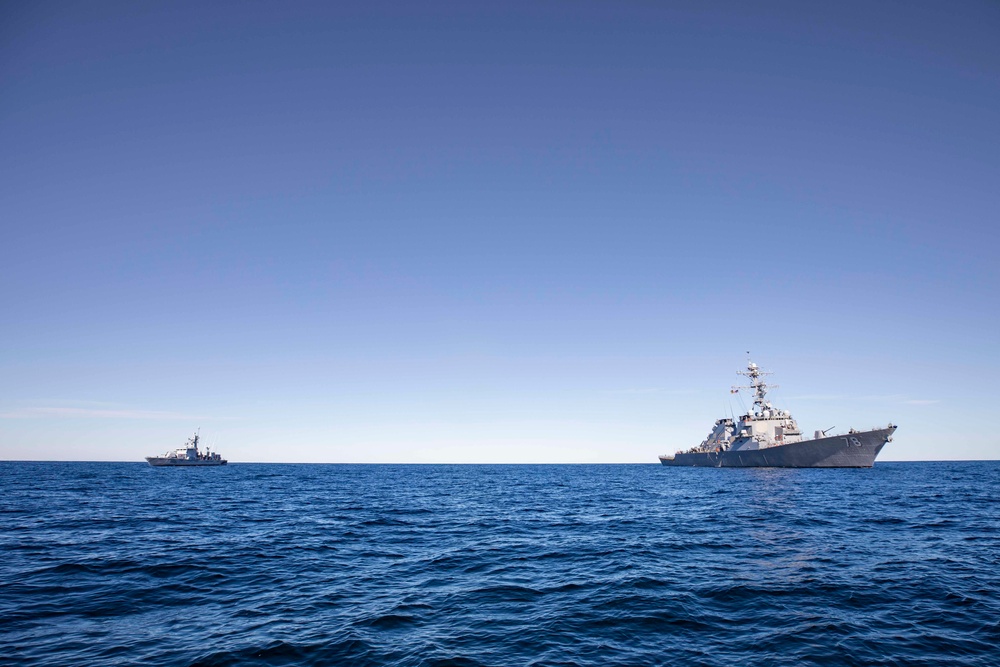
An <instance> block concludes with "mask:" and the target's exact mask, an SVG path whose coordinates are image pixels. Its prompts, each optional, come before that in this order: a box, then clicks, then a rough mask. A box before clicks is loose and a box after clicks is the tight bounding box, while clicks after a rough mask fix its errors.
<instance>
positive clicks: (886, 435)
mask: <svg viewBox="0 0 1000 667" xmlns="http://www.w3.org/2000/svg"><path fill="white" fill-rule="evenodd" d="M737 372H738V373H739V374H740V375H744V376H746V377H747V378H749V380H750V384H749V385H744V386H734V387H733V388H732V392H733V393H737V392H739V391H741V390H744V389H749V390H752V391H753V396H754V400H753V409H752V410H748V411H747V412H746V414H744V415H742V416H740V417H739V419H735V418H732V417H725V418H722V419H718V420H716V422H715V425H714V426H713V427H712V431H711V432H710V433H709V434H708V437H707V438H705V439H704V440H703V441H702V442H701V444H699V445H697V446H695V447H692V448H691V449H689V450H687V451H682V452H677V453H676V454H674V455H673V456H661V457H660V462H661V463H662V464H663V465H665V466H711V467H789V468H814V467H847V468H870V467H871V466H872V465H873V464H874V462H875V457H876V456H878V453H879V452H880V451H881V450H882V447H884V446H885V444H886V443H887V442H890V441H891V440H892V434H893V432H894V431H895V430H896V427H895V426H894V425H893V424H891V423H890V424H889V425H888V426H885V427H873V428H872V429H870V430H868V431H858V430H855V429H853V428H852V429H850V430H849V431H848V432H847V433H846V434H842V435H831V436H828V435H827V431H829V430H831V429H827V430H826V431H816V432H815V434H814V437H813V438H812V439H803V437H802V432H801V431H800V430H799V425H798V423H797V422H796V421H795V419H794V418H793V417H792V415H791V414H790V413H789V412H788V411H787V410H781V409H777V408H775V407H774V406H773V405H771V403H770V401H768V400H767V398H766V397H767V392H768V390H769V389H776V388H777V385H769V384H767V383H766V382H765V381H764V376H766V375H771V373H769V372H765V371H762V370H761V369H760V368H759V367H758V366H757V364H755V363H754V362H753V361H749V360H748V362H747V368H746V370H745V371H737Z"/></svg>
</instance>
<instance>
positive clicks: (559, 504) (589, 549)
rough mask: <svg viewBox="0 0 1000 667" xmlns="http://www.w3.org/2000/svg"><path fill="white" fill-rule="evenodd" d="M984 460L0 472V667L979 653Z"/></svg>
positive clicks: (998, 485) (996, 602) (764, 661)
mask: <svg viewBox="0 0 1000 667" xmlns="http://www.w3.org/2000/svg"><path fill="white" fill-rule="evenodd" d="M998 501H1000V462H961V463H877V464H876V465H875V467H874V468H872V469H869V470H779V469H773V470H772V469H720V470H717V469H695V468H690V469H684V468H664V467H661V466H659V465H655V464H650V465H566V466H562V465H551V466H514V465H497V466H491V465H481V466H480V465H420V466H416V465H415V466H405V465H398V466H397V465H370V466H369V465H272V464H231V465H229V466H226V467H222V468H208V469H165V468H159V469H155V468H150V467H149V466H147V465H146V464H144V463H142V464H140V463H27V462H0V556H2V558H0V663H2V664H4V665H102V666H103V665H171V666H173V665H177V666H189V665H190V666H193V665H204V666H209V665H211V666H221V665H407V666H414V667H416V666H423V665H427V666H432V665H436V666H443V665H456V666H459V665H460V666H470V667H471V666H475V665H498V666H500V665H537V666H541V665H553V666H555V665H601V666H605V665H630V666H631V665H727V666H729V665H768V666H771V665H944V664H947V665H990V666H995V665H1000V504H998Z"/></svg>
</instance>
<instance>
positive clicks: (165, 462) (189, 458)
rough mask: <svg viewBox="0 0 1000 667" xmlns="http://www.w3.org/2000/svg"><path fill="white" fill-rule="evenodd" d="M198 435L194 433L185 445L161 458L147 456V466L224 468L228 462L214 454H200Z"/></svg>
mask: <svg viewBox="0 0 1000 667" xmlns="http://www.w3.org/2000/svg"><path fill="white" fill-rule="evenodd" d="M198 439H199V434H198V433H195V434H194V437H193V438H188V441H187V443H186V444H185V445H184V446H183V447H180V448H178V449H175V450H174V451H172V452H167V453H166V454H164V455H163V456H147V457H146V460H147V461H148V462H149V465H151V466H153V467H156V468H162V467H165V466H224V465H226V463H228V461H226V459H224V458H222V457H221V456H219V455H218V454H216V453H214V452H210V451H208V449H207V448H206V450H205V452H201V451H200V450H199V449H198Z"/></svg>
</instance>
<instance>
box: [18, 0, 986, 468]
mask: <svg viewBox="0 0 1000 667" xmlns="http://www.w3.org/2000/svg"><path fill="white" fill-rule="evenodd" d="M664 4H666V5H667V6H666V7H660V6H658V3H645V2H635V3H628V2H615V3H611V2H607V3H588V2H567V3H557V2H551V3H548V2H547V3H535V2H532V3H478V2H473V3H433V2H431V3H401V2H399V3H379V2H364V3H247V2H240V3H223V2H214V3H177V2H171V3H128V2H122V3H110V2H105V3H86V4H72V3H64V4H42V3H5V4H4V5H3V7H2V9H0V12H2V20H0V177H2V178H0V183H2V185H0V225H2V233H3V243H2V244H0V458H10V459H71V460H83V459H101V460H141V459H142V457H143V456H146V455H150V454H156V453H161V452H162V451H165V450H166V449H168V448H171V447H174V446H179V445H180V444H181V443H182V442H183V440H184V438H186V437H187V436H188V435H189V434H190V432H193V431H194V429H195V428H198V427H200V428H201V429H202V434H203V436H204V437H205V438H206V439H207V441H208V442H210V443H213V442H214V443H216V444H217V446H218V447H219V450H220V451H221V452H222V453H223V454H225V455H226V456H228V457H229V458H230V459H231V460H234V461H330V462H355V461H358V462H390V461H391V462H590V461H595V462H618V461H622V462H633V461H635V462H641V461H645V462H655V461H656V456H657V455H658V454H662V453H665V452H672V451H674V450H676V449H679V448H682V447H683V448H686V447H688V446H690V445H692V444H696V443H697V442H698V441H700V440H701V439H702V438H703V437H704V436H705V434H706V433H707V432H708V429H709V426H710V425H711V422H712V421H713V420H714V419H715V418H717V417H719V416H721V415H722V414H723V412H724V411H728V410H730V409H731V408H732V409H734V410H737V411H738V410H739V408H740V407H741V406H740V403H739V402H738V399H733V398H732V397H731V395H730V394H729V391H728V389H729V386H730V385H731V384H734V383H736V382H737V381H738V380H739V379H740V378H739V377H738V376H736V375H735V371H736V370H738V369H739V368H740V367H742V366H743V365H745V357H746V355H745V352H746V350H750V351H751V352H752V353H753V356H754V359H755V360H756V361H757V362H758V363H759V364H760V365H762V366H764V367H765V368H768V369H770V370H773V371H775V373H776V375H775V378H774V380H775V381H776V382H777V383H778V384H780V385H781V387H780V389H778V390H777V391H776V392H775V394H774V400H775V402H776V403H778V404H780V405H782V406H783V407H787V408H789V409H791V410H792V411H793V414H795V415H796V416H797V417H798V420H799V423H800V425H801V426H803V428H804V429H806V430H807V431H808V432H811V431H812V430H814V429H818V428H827V427H830V426H836V427H837V429H838V430H839V429H846V428H848V427H850V426H854V427H858V428H867V427H870V426H872V425H874V424H883V423H886V422H889V421H892V422H894V423H897V424H899V425H900V429H899V431H898V433H897V437H896V440H895V442H894V443H893V444H892V445H891V446H890V447H889V448H887V449H886V450H885V452H884V454H883V455H882V457H881V459H885V460H891V459H940V458H997V457H998V456H1000V436H996V435H992V434H993V432H994V431H995V429H993V428H992V426H991V422H990V419H989V417H990V416H992V415H995V414H996V403H995V400H994V396H995V389H994V383H995V379H996V378H997V376H998V370H1000V353H998V350H997V348H998V345H997V343H998V342H1000V340H998V324H1000V312H998V311H1000V307H998V303H1000V300H998V298H997V293H998V288H1000V271H998V268H997V266H998V262H997V259H996V255H997V248H998V243H997V236H998V233H997V231H996V226H997V225H996V223H997V217H998V211H1000V187H998V183H1000V85H998V84H1000V39H997V35H998V34H1000V7H998V6H997V5H996V4H995V3H990V2H980V3H977V2H963V3H947V4H946V3H913V2H906V3H902V2H898V3H893V2H885V3H876V4H872V3H825V4H819V3H816V4H815V6H810V4H809V3H794V2H777V3H736V2H734V3H664ZM825 5H834V6H825ZM733 400H736V402H735V403H731V401H733ZM744 400H747V399H744ZM881 459H880V460H881Z"/></svg>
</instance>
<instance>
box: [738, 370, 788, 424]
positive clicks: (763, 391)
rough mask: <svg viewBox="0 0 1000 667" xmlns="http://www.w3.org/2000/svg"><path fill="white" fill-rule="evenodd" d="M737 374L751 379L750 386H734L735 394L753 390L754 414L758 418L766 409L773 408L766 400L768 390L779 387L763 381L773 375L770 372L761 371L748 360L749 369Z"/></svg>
mask: <svg viewBox="0 0 1000 667" xmlns="http://www.w3.org/2000/svg"><path fill="white" fill-rule="evenodd" d="M736 373H737V374H738V375H745V376H746V377H748V378H750V385H749V386H747V385H734V386H733V393H734V394H735V393H736V392H738V391H739V390H741V389H752V390H753V404H754V414H755V415H758V416H759V415H761V414H762V413H763V412H764V409H765V408H770V407H771V404H770V403H768V402H767V401H765V400H764V396H765V395H767V390H768V389H777V388H778V385H776V384H767V383H766V382H764V380H763V377H764V376H765V375H772V373H771V372H770V371H762V370H760V368H758V367H757V364H755V363H754V362H752V361H750V360H749V359H747V369H746V370H745V371H736Z"/></svg>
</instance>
